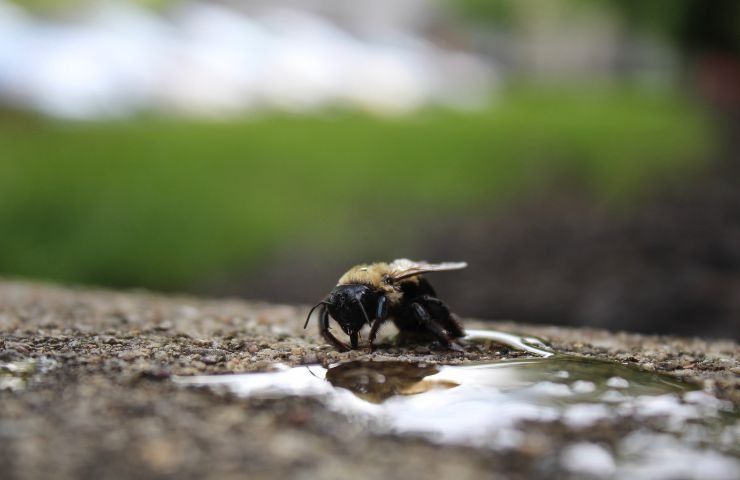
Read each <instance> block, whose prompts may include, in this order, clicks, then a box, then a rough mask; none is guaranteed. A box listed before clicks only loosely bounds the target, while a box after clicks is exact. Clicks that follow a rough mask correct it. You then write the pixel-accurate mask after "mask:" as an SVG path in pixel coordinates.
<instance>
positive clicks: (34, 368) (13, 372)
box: [0, 358, 56, 391]
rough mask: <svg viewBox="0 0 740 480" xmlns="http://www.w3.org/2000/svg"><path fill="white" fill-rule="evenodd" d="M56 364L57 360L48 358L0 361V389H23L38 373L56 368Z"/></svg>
mask: <svg viewBox="0 0 740 480" xmlns="http://www.w3.org/2000/svg"><path fill="white" fill-rule="evenodd" d="M55 365H56V362H55V361H54V360H51V359H48V358H40V359H28V360H21V361H18V362H7V363H3V362H0V390H11V391H18V390H22V389H24V388H26V386H27V385H28V383H29V382H31V381H32V380H33V379H35V378H36V377H37V376H38V375H40V374H42V373H45V372H47V371H48V370H49V369H51V368H54V366H55Z"/></svg>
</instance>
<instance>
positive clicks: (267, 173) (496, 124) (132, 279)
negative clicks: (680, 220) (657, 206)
mask: <svg viewBox="0 0 740 480" xmlns="http://www.w3.org/2000/svg"><path fill="white" fill-rule="evenodd" d="M711 148H712V139H711V135H710V132H709V131H708V129H707V126H706V122H705V118H704V117H703V115H702V113H701V112H700V111H699V109H698V108H697V107H696V106H695V105H693V104H692V103H691V102H690V101H688V100H687V99H685V98H683V97H681V96H680V95H679V94H676V93H665V92H663V93H658V92H655V91H646V90H640V89H634V88H600V89H598V88H583V89H575V88H559V89H549V90H542V89H534V88H526V87H521V88H515V89H510V90H508V91H506V92H504V94H503V95H501V98H500V99H499V100H498V101H497V102H493V103H492V105H491V107H490V108H487V109H484V110H481V111H476V112H454V111H449V110H444V109H429V110H425V111H423V112H420V113H418V114H415V115H413V116H411V117H404V118H399V119H378V118H372V117H367V116H363V115H358V114H349V113H346V112H335V113H332V114H325V115H321V116H283V115H269V116H263V117H260V118H258V119H256V118H253V119H244V120H238V121H229V122H205V121H192V120H182V119H163V118H138V119H135V120H126V121H109V122H103V123H66V122H57V121H51V120H43V119H37V118H33V119H19V118H15V117H14V118H2V117H0V152H1V153H0V155H2V157H1V158H2V160H1V161H0V272H2V273H3V274H13V275H21V276H33V277H43V278H50V279H55V280H61V281H73V282H81V283H93V284H105V285H114V286H142V287H150V288H159V289H177V288H184V287H187V286H188V285H192V284H193V283H194V282H197V281H199V279H203V278H207V277H208V276H210V275H213V274H217V273H218V272H223V271H228V270H229V269H231V268H235V266H243V265H249V264H250V262H253V261H255V260H256V259H258V258H260V257H261V256H263V255H265V254H267V253H269V252H270V251H272V250H273V249H274V248H276V246H277V245H281V244H285V243H292V244H296V243H298V244H302V243H307V244H325V245H326V246H327V248H347V245H350V244H351V243H352V241H354V240H356V239H359V238H360V237H362V236H363V235H365V234H367V232H369V231H372V230H373V224H378V223H382V224H383V225H384V227H385V228H386V230H385V231H388V228H391V229H397V230H396V234H397V236H398V237H403V236H404V235H406V236H408V235H413V230H414V222H413V220H411V221H408V219H413V218H414V217H415V216H417V215H421V217H424V218H429V217H430V215H442V216H444V215H454V214H455V213H456V212H464V211H469V210H470V209H474V208H488V207H489V206H492V205H496V204H500V203H501V202H503V201H504V200H505V199H508V198H511V196H512V195H526V194H527V193H528V192H532V191H533V190H536V189H538V188H541V187H542V185H543V184H544V183H546V182H547V179H548V178H551V177H552V176H553V175H559V174H561V173H562V172H566V173H568V174H572V175H575V176H576V177H577V178H578V179H579V181H581V182H583V184H584V185H586V186H587V188H589V189H591V190H592V191H593V192H594V194H595V195H598V196H601V197H603V198H607V199H610V200H615V201H617V202H629V201H630V199H632V198H635V196H636V195H640V194H642V193H645V192H646V191H649V190H650V189H651V188H653V186H654V185H656V184H657V183H660V181H661V179H663V178H664V177H665V176H667V175H672V176H675V175H677V174H680V172H690V171H692V170H693V169H694V168H696V166H697V165H699V166H701V165H702V163H703V162H704V161H705V159H706V158H707V157H708V152H709V151H710V149H711ZM404 226H405V227H404Z"/></svg>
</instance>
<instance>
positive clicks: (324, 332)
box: [319, 305, 350, 352]
mask: <svg viewBox="0 0 740 480" xmlns="http://www.w3.org/2000/svg"><path fill="white" fill-rule="evenodd" d="M319 333H320V334H321V336H322V337H324V339H325V340H326V341H327V342H329V343H331V344H332V345H334V348H336V349H337V350H339V351H340V352H346V351H347V350H349V349H350V348H349V347H348V346H347V344H346V343H344V342H342V341H341V340H339V339H338V338H337V337H335V336H334V335H332V333H331V332H330V331H329V310H327V308H326V307H325V306H323V305H322V306H321V314H320V315H319Z"/></svg>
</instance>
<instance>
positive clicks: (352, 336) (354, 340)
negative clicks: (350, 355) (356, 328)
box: [349, 332, 360, 350]
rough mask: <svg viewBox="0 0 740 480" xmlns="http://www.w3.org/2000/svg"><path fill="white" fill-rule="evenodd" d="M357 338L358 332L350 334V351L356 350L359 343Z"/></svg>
mask: <svg viewBox="0 0 740 480" xmlns="http://www.w3.org/2000/svg"><path fill="white" fill-rule="evenodd" d="M359 336H360V334H359V333H358V332H352V333H350V334H349V341H350V344H351V345H352V350H355V349H356V348H357V345H358V343H359V340H360V339H359Z"/></svg>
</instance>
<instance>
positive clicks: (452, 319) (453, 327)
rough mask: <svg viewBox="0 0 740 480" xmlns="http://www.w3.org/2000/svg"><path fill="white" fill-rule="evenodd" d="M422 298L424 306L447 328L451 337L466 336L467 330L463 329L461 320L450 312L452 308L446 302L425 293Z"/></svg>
mask: <svg viewBox="0 0 740 480" xmlns="http://www.w3.org/2000/svg"><path fill="white" fill-rule="evenodd" d="M421 299H422V300H423V301H424V306H425V307H426V308H427V310H428V311H429V314H430V315H431V316H432V318H434V319H435V320H437V321H438V322H439V323H440V324H441V325H442V327H443V328H444V329H445V330H447V333H448V334H449V335H450V337H452V338H460V337H464V336H465V330H463V327H462V324H461V323H460V320H458V319H457V316H455V314H454V313H452V312H450V308H449V307H448V306H447V304H446V303H445V302H443V301H442V300H440V299H439V298H436V297H432V296H431V295H424V296H422V297H421Z"/></svg>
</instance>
